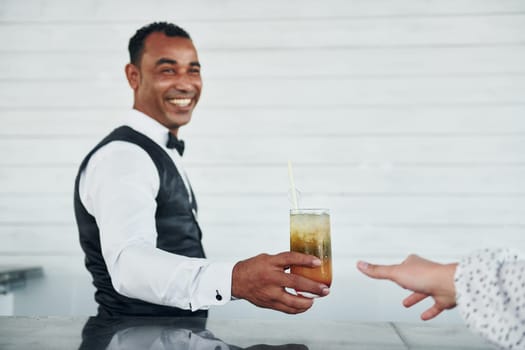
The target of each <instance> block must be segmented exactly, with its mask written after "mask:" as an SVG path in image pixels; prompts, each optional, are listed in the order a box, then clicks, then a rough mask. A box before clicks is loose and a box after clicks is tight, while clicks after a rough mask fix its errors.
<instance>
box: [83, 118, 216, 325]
mask: <svg viewBox="0 0 525 350" xmlns="http://www.w3.org/2000/svg"><path fill="white" fill-rule="evenodd" d="M112 141H126V142H131V143H133V144H136V145H138V146H140V147H141V148H142V149H144V150H145V151H146V152H147V153H148V155H149V156H150V157H151V159H152V160H153V162H154V163H155V167H156V168H157V171H158V173H159V179H160V186H159V192H158V193H157V197H156V202H157V210H156V213H155V221H156V226H157V234H158V235H157V248H159V249H162V250H165V251H167V252H170V253H174V254H178V255H184V256H188V257H194V258H204V257H205V255H204V250H203V249H202V245H201V236H202V234H201V230H200V228H199V225H198V223H197V221H196V220H195V217H194V215H193V211H192V209H194V210H196V209H197V208H196V204H194V207H193V208H192V204H190V201H189V200H188V197H189V195H188V191H187V190H186V187H185V186H184V182H183V180H182V177H181V174H179V172H178V171H177V168H176V167H175V164H174V163H173V161H172V159H171V158H170V157H169V155H168V154H167V153H166V152H165V151H164V150H163V149H162V148H161V147H159V146H158V145H157V144H156V143H155V142H153V141H152V140H151V139H150V138H148V137H147V136H145V135H143V134H141V133H139V132H137V131H135V130H133V129H131V128H130V127H127V126H121V127H119V128H117V129H115V130H113V132H111V133H110V134H109V135H108V136H106V137H105V138H104V139H103V140H102V141H101V142H100V143H99V144H98V145H97V146H95V148H94V149H93V150H92V151H91V152H89V154H88V155H87V156H86V158H85V159H84V160H83V161H82V164H81V165H80V169H79V171H78V174H77V178H76V180H75V197H74V201H75V216H76V220H77V225H78V231H79V235H80V245H81V247H82V249H83V250H84V253H85V255H86V257H85V264H86V267H87V269H88V270H89V272H90V273H91V275H92V276H93V284H94V285H95V288H96V289H97V291H96V292H95V300H96V301H97V303H98V304H99V308H98V312H99V315H106V316H117V315H135V316H177V317H180V316H196V317H206V316H207V312H206V311H196V312H191V311H190V310H182V309H178V308H175V307H169V306H163V305H157V304H152V303H148V302H145V301H142V300H139V299H133V298H128V297H125V296H123V295H121V294H119V293H118V292H117V291H116V290H115V289H114V288H113V285H112V284H111V277H110V276H109V273H108V270H107V268H106V264H105V262H104V258H103V257H102V252H101V249H100V236H99V228H98V226H97V223H96V220H95V218H94V217H93V216H91V215H90V214H89V213H88V212H87V210H86V208H85V207H84V205H83V204H82V202H81V201H80V196H79V182H80V174H81V173H82V171H83V170H84V169H85V167H86V165H87V164H88V162H89V159H90V158H91V156H92V155H93V154H94V153H95V152H96V151H97V150H98V149H99V148H101V147H102V146H104V145H106V144H108V143H110V142H112ZM192 195H193V193H192ZM193 199H194V198H193ZM192 203H195V200H193V201H192ZM123 205H125V203H123ZM147 263H148V262H147V261H145V262H144V264H147Z"/></svg>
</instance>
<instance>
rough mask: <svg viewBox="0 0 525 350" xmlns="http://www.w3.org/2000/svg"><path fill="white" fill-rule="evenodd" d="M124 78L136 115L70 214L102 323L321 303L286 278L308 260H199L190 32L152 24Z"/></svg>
mask: <svg viewBox="0 0 525 350" xmlns="http://www.w3.org/2000/svg"><path fill="white" fill-rule="evenodd" d="M129 54H130V63H129V64H127V65H126V77H127V79H128V82H129V85H130V87H131V88H132V89H133V93H134V104H133V109H132V110H131V111H129V113H128V115H126V116H125V118H124V120H123V122H122V125H121V126H119V127H118V128H116V129H115V130H114V131H113V132H111V133H110V134H109V135H108V136H107V137H106V138H104V139H103V140H102V141H101V142H100V143H99V144H98V145H97V146H95V147H94V148H93V150H92V151H91V152H89V153H88V155H87V156H86V157H85V159H84V160H83V162H82V163H81V165H80V169H79V172H78V175H77V178H76V181H75V198H74V203H75V216H76V219H77V225H78V229H79V236H80V244H81V247H82V249H83V250H84V253H85V264H86V267H87V269H88V270H89V272H90V273H91V275H92V276H93V284H94V285H95V288H96V293H95V300H96V301H97V303H98V304H99V308H98V314H99V315H102V316H116V315H139V316H198V317H206V316H207V311H206V310H208V309H209V308H210V307H211V306H214V305H223V304H225V303H227V302H229V301H230V300H232V299H235V298H238V299H246V300H248V301H250V302H251V303H253V304H255V305H257V306H260V307H265V308H271V309H274V310H279V311H282V312H286V313H294V314H295V313H300V312H304V311H306V310H308V309H309V308H310V307H311V306H312V304H313V300H312V299H309V298H305V297H302V296H299V295H293V294H290V293H288V292H287V291H286V289H285V288H291V289H295V290H301V291H306V292H310V293H313V294H317V295H320V296H325V295H327V294H328V293H329V289H328V287H327V286H326V285H324V284H320V283H317V282H314V281H311V280H308V279H306V278H304V277H301V276H297V275H293V274H288V273H285V269H287V268H288V267H289V266H291V265H301V266H306V267H315V266H319V265H320V263H321V262H320V261H319V260H318V259H317V258H315V257H313V256H309V255H303V254H299V253H292V252H283V253H280V254H277V255H268V254H261V255H258V256H256V257H253V258H249V259H246V260H243V261H239V262H212V261H210V260H208V259H206V258H205V254H204V250H203V248H202V245H201V237H202V233H201V229H200V227H199V224H198V221H197V202H196V199H195V196H194V193H193V191H192V189H191V186H190V183H189V180H188V178H187V176H186V174H185V172H184V168H183V164H182V158H181V157H182V154H183V151H184V143H183V142H182V141H180V140H179V139H177V135H178V130H179V128H180V127H181V126H183V125H185V124H187V123H188V122H190V120H191V117H192V112H193V109H194V108H195V106H196V105H197V102H198V101H199V97H200V94H201V89H202V79H201V75H200V69H201V66H200V63H199V59H198V56H197V51H196V50H195V47H194V46H193V42H192V40H191V38H190V36H189V35H188V33H187V32H186V31H184V30H183V29H182V28H180V27H178V26H176V25H174V24H171V23H164V22H161V23H152V24H150V25H147V26H145V27H143V28H141V29H139V30H138V31H137V32H136V33H135V35H134V36H133V37H132V38H131V39H130V42H129Z"/></svg>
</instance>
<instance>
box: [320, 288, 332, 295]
mask: <svg viewBox="0 0 525 350" xmlns="http://www.w3.org/2000/svg"><path fill="white" fill-rule="evenodd" d="M328 294H330V288H328V287H327V286H323V287H322V289H321V295H328Z"/></svg>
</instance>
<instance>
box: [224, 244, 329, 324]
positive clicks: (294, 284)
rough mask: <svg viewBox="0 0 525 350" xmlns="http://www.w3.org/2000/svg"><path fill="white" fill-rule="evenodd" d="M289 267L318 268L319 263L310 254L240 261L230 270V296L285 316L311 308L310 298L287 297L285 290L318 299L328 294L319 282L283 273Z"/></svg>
mask: <svg viewBox="0 0 525 350" xmlns="http://www.w3.org/2000/svg"><path fill="white" fill-rule="evenodd" d="M291 265H295V266H304V267H319V266H320V265H321V260H319V259H318V258H316V257H315V256H311V255H306V254H301V253H297V252H284V253H280V254H277V255H268V254H261V255H257V256H255V257H253V258H250V259H247V260H243V261H240V262H238V263H237V264H236V265H235V266H234V268H233V273H232V296H234V297H236V298H239V299H246V300H248V301H249V302H251V303H252V304H255V305H257V306H260V307H263V308H269V309H273V310H278V311H282V312H285V313H289V314H298V313H302V312H305V311H306V310H308V309H309V308H310V307H312V305H313V302H314V301H313V299H312V298H307V297H304V296H301V295H294V294H290V293H289V292H287V291H286V288H289V289H295V290H300V291H304V292H307V293H310V294H314V295H318V296H326V295H328V294H329V293H330V289H329V288H328V286H326V285H324V284H322V283H319V282H316V281H312V280H310V279H307V278H305V277H302V276H299V275H295V274H292V273H286V272H285V270H287V269H288V268H289V267H290V266H291Z"/></svg>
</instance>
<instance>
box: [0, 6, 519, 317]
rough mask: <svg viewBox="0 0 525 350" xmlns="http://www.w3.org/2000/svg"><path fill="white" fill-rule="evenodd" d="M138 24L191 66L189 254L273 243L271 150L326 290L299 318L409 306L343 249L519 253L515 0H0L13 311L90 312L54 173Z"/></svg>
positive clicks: (0, 147) (69, 168)
mask: <svg viewBox="0 0 525 350" xmlns="http://www.w3.org/2000/svg"><path fill="white" fill-rule="evenodd" d="M153 20H169V21H173V22H175V23H178V24H180V25H182V26H183V27H185V28H186V29H187V30H188V31H189V32H190V34H191V35H192V37H193V39H194V41H195V44H196V46H197V48H198V49H199V54H200V59H201V61H202V64H203V75H204V79H205V88H204V92H203V96H202V98H201V102H200V106H199V107H198V109H197V111H196V112H195V114H194V120H193V121H192V123H191V125H189V126H187V127H186V128H184V129H183V131H182V136H183V138H184V139H185V140H186V142H187V145H188V147H187V153H186V154H185V157H184V158H185V161H186V163H187V168H188V172H189V173H190V175H191V178H192V183H193V186H194V188H195V190H196V192H197V197H198V199H199V203H200V209H201V213H200V215H201V220H202V222H203V227H204V229H205V247H206V250H207V253H208V256H209V257H210V258H212V259H217V260H222V259H242V258H246V257H249V256H251V255H255V254H257V253H259V252H263V251H265V252H269V253H276V252H278V251H282V250H287V249H288V217H287V210H288V207H289V201H288V193H287V191H288V183H287V169H286V161H287V160H288V159H291V160H293V161H294V165H295V175H296V183H297V184H298V187H299V188H300V190H301V192H302V196H301V200H302V203H303V204H304V206H310V207H311V206H316V207H319V206H325V207H328V208H330V209H331V210H332V230H333V244H334V270H335V278H334V285H333V290H332V295H331V296H330V297H329V298H327V299H325V300H321V301H319V302H318V303H317V305H316V306H315V307H314V309H313V310H311V311H310V312H308V313H306V314H304V315H301V316H299V317H300V318H326V319H351V320H410V321H415V320H417V314H418V312H420V311H421V308H418V309H416V310H413V311H405V310H402V307H400V306H399V305H400V300H401V298H402V297H403V296H404V293H405V292H404V291H402V290H400V289H398V288H395V287H394V286H392V285H390V284H388V283H381V282H376V281H369V280H366V279H364V278H362V277H361V276H360V275H359V274H358V273H357V272H356V271H355V268H354V264H355V261H356V260H357V259H360V258H364V259H368V260H372V261H382V262H393V261H399V260H400V259H402V258H403V257H404V256H405V255H406V254H408V253H411V252H418V253H420V254H423V255H426V256H428V257H430V258H433V259H437V260H439V261H451V260H455V259H458V258H459V257H460V256H461V255H463V254H466V253H468V252H470V251H472V250H475V249H478V248H484V247H491V246H511V247H516V248H521V249H524V250H525V235H524V231H525V180H524V178H525V117H524V112H525V65H524V63H523V62H525V44H524V43H525V1H523V0H514V1H512V0H439V1H438V0H428V1H420V0H394V1H392V0H377V1H370V0H353V1H347V0H344V1H343V0H326V1H312V0H307V1H304V0H303V1H277V0H270V1H268V0H267V1H255V0H229V1H213V0H201V1H192V2H182V1H173V0H170V1H167V0H157V1H138V0H134V1H124V0H122V1H115V0H113V1H95V0H93V1H89V0H82V1H67V0H25V1H19V0H0V42H1V43H2V45H1V46H0V122H1V124H0V125H1V128H0V263H2V264H6V263H30V264H39V265H42V266H43V267H44V269H45V274H46V277H45V278H44V279H43V280H41V281H39V282H37V283H35V284H33V285H31V288H29V289H28V290H26V291H24V292H22V293H19V294H18V296H17V297H16V298H17V299H16V300H15V309H14V311H15V313H18V314H91V313H94V312H95V311H94V310H95V305H94V302H93V301H92V293H93V289H92V287H91V286H90V278H89V275H88V274H87V272H86V271H85V269H84V268H83V265H82V264H83V262H82V253H81V251H80V249H79V246H78V242H77V232H76V227H75V223H74V216H73V209H72V188H73V181H74V176H75V173H76V168H77V166H78V164H79V162H80V161H81V159H82V158H83V156H84V155H85V153H86V152H87V151H88V150H89V149H90V148H91V147H92V146H93V145H94V144H95V143H96V142H97V140H99V139H100V138H101V137H103V136H104V135H105V134H106V133H107V132H108V131H109V130H111V129H112V128H113V127H114V126H116V122H117V120H118V118H119V116H121V115H122V114H123V113H124V112H125V111H126V109H127V108H129V106H130V105H131V98H132V96H131V91H130V89H129V88H128V86H127V84H126V82H125V79H124V73H123V67H124V65H125V63H126V61H127V52H126V47H127V41H128V39H129V37H130V36H131V35H132V34H133V33H134V31H135V30H136V29H137V28H139V27H140V26H142V25H143V24H146V23H148V22H150V21H153ZM211 315H212V317H216V318H233V317H258V318H261V317H262V318H282V317H285V316H284V315H281V314H277V313H274V312H270V311H265V310H259V309H256V308H255V307H252V306H250V305H248V304H247V303H244V302H236V303H231V304H230V305H228V306H226V307H223V308H218V309H214V310H213V311H212V314H211ZM438 321H440V322H447V321H451V322H459V317H458V316H457V313H455V312H454V311H452V312H449V313H448V314H447V315H446V316H443V317H442V318H441V319H440V320H438Z"/></svg>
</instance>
